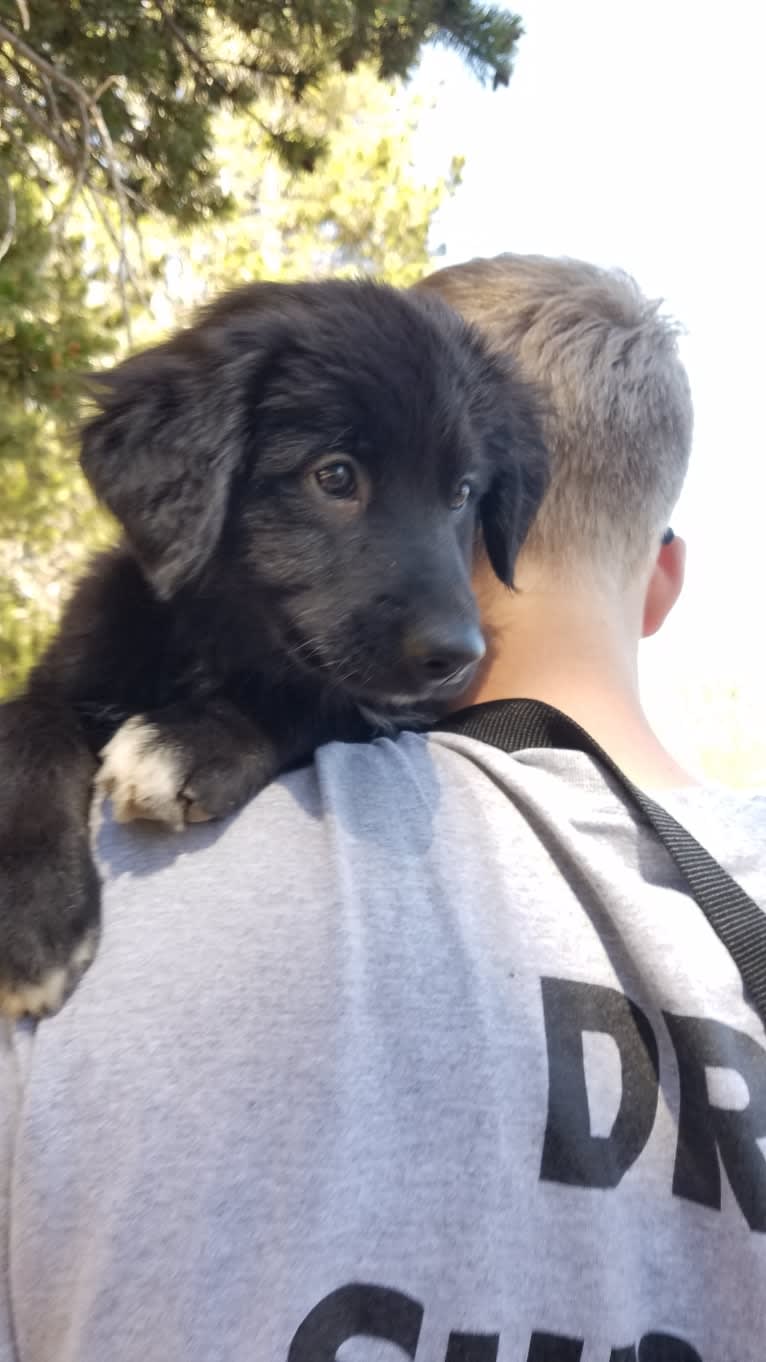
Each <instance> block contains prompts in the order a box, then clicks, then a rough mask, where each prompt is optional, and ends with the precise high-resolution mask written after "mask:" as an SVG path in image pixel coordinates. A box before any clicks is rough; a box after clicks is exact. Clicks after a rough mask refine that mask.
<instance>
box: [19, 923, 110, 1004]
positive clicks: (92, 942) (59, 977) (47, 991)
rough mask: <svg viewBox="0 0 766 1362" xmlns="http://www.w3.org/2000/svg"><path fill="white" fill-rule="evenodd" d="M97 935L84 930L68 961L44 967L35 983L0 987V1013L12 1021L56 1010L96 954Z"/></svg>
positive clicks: (95, 931)
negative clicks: (49, 967)
mask: <svg viewBox="0 0 766 1362" xmlns="http://www.w3.org/2000/svg"><path fill="white" fill-rule="evenodd" d="M98 935H99V934H98V931H97V930H94V931H91V932H88V933H87V935H86V936H85V937H83V940H82V941H81V942H80V944H79V946H78V947H77V948H76V950H75V951H74V952H73V953H72V955H71V957H70V959H69V963H68V964H67V965H56V966H55V967H54V968H53V969H50V970H48V972H47V974H44V975H43V977H42V980H41V981H40V983H39V984H22V985H21V986H20V987H19V988H4V989H0V1013H2V1014H3V1016H5V1017H10V1018H12V1019H13V1020H16V1019H17V1018H18V1017H45V1016H48V1015H50V1013H52V1012H58V1010H59V1008H60V1007H61V1005H62V1003H64V1002H65V1001H66V999H67V998H68V997H69V994H70V993H71V991H72V989H73V988H74V985H75V984H76V983H77V981H78V979H79V978H80V976H81V975H82V974H84V973H85V970H86V969H87V968H88V965H89V964H90V963H91V961H92V959H93V957H94V955H95V954H96V950H97V947H98Z"/></svg>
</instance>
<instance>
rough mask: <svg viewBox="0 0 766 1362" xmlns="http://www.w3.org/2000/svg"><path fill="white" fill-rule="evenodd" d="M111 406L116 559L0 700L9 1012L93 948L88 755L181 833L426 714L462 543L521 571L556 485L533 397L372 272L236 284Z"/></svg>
mask: <svg viewBox="0 0 766 1362" xmlns="http://www.w3.org/2000/svg"><path fill="white" fill-rule="evenodd" d="M99 404H100V411H99V413H98V414H97V415H96V416H95V417H94V418H93V419H92V420H91V421H90V423H89V424H88V425H87V427H86V428H85V432H84V439H83V449H82V463H83V467H84V469H85V472H86V475H87V477H88V478H89V480H90V482H91V484H92V486H93V488H94V489H95V492H96V494H97V495H98V496H99V497H100V498H101V500H102V501H103V502H104V503H105V504H106V506H107V507H109V509H110V510H111V511H112V512H113V513H114V515H115V516H116V517H117V519H118V521H119V522H120V523H121V525H122V527H123V529H124V533H125V539H124V543H123V545H122V547H120V548H119V549H117V550H115V551H113V552H111V553H109V554H106V555H102V556H100V557H98V558H97V559H96V560H95V561H94V563H93V565H92V567H91V569H90V571H89V573H88V575H87V576H86V577H85V579H84V581H83V582H82V583H81V584H80V586H79V588H78V589H77V590H76V592H75V594H74V598H73V600H72V601H71V603H70V605H69V607H68V609H67V610H66V612H65V615H64V619H63V622H62V625H61V628H60V630H59V633H58V635H57V637H56V638H55V639H54V641H53V643H52V645H51V646H50V647H49V649H48V651H47V653H46V654H45V656H44V657H43V659H42V661H41V662H40V664H39V665H38V666H37V667H36V669H35V670H34V672H33V673H32V676H31V678H30V681H29V684H28V687H27V690H26V692H25V693H24V695H23V696H21V697H20V698H19V699H17V700H15V701H12V702H11V703H9V704H6V705H4V706H2V707H0V1009H1V1010H4V1011H5V1012H7V1013H9V1014H11V1015H18V1014H19V1013H32V1014H44V1013H46V1012H47V1011H50V1010H53V1009H55V1008H56V1007H57V1006H59V1005H60V1003H61V1002H62V1001H63V999H64V998H65V997H66V996H67V994H68V992H69V991H70V990H71V988H72V987H73V986H74V984H75V983H76V981H77V978H78V977H79V975H80V974H81V973H82V971H83V970H84V969H85V968H86V967H87V964H88V963H89V962H90V960H91V958H92V956H93V954H94V951H95V949H96V945H97V939H98V924H99V883H98V877H97V874H96V870H95V867H94V863H93V860H92V857H91V852H90V846H89V830H88V816H89V806H90V801H91V795H92V790H93V782H94V777H95V776H96V773H97V769H98V764H99V763H98V754H99V753H100V752H101V751H102V749H103V748H104V745H105V744H108V746H107V747H106V752H105V760H104V764H103V767H102V775H101V779H102V783H103V784H105V785H106V787H107V788H108V789H109V790H110V791H111V793H112V796H113V800H114V803H115V808H116V811H117V815H118V816H121V817H136V816H137V817H146V816H149V817H155V818H160V819H162V820H164V821H166V822H168V823H171V824H174V825H181V824H183V823H184V821H191V820H194V819H196V818H204V817H219V816H221V815H223V814H225V813H227V812H228V811H230V810H231V809H233V808H235V807H237V806H238V805H239V804H241V803H242V802H243V801H245V800H246V799H247V798H248V797H249V796H251V795H252V794H254V793H255V792H257V791H258V790H260V789H262V788H263V786H264V785H266V784H267V783H268V781H270V780H271V779H272V778H273V777H274V776H275V775H276V774H277V773H278V772H280V771H283V770H285V769H286V768H288V767H290V766H293V765H296V764H299V763H300V762H302V761H305V760H306V759H307V758H309V757H310V755H311V753H312V752H313V750H314V749H315V748H316V746H317V745H319V744H320V743H322V742H325V741H328V740H330V739H333V738H341V739H348V740H357V739H363V738H365V737H369V736H370V735H371V734H372V733H374V732H375V731H376V730H377V731H380V730H383V731H385V730H386V729H389V730H391V729H396V728H400V727H403V726H405V725H412V724H416V723H424V722H427V721H428V720H429V719H433V718H434V717H436V715H437V714H438V713H439V712H440V711H441V710H443V709H444V708H445V706H446V705H447V704H448V703H449V701H450V699H451V698H454V696H455V695H456V694H457V693H459V692H460V690H461V689H463V688H464V687H465V686H466V684H467V682H468V680H469V679H470V676H471V673H472V670H473V669H474V668H475V666H476V664H477V662H478V660H479V659H480V657H481V655H482V653H483V651H484V643H483V639H482V635H481V631H480V626H479V620H478V613H477V608H476V602H475V600H474V597H473V593H472V590H471V580H470V578H471V566H472V558H473V554H474V547H475V544H476V541H477V537H478V536H479V535H480V534H483V539H484V544H485V545H486V551H487V553H488V555H489V559H490V562H491V564H492V567H493V568H494V571H495V572H496V573H497V575H498V577H500V578H501V579H502V580H503V581H504V582H506V583H510V582H511V580H512V575H513V567H514V561H515V558H516V555H517V552H518V550H519V548H520V546H521V544H522V541H523V539H524V536H525V533H526V531H527V528H528V526H529V523H530V520H531V518H532V515H533V514H534V511H535V510H536V508H537V505H538V503H539V501H540V499H541V496H542V493H543V490H544V486H545V480H546V471H547V461H546V457H545V451H544V448H543V445H542V441H541V436H540V433H539V428H538V423H537V420H536V416H535V411H534V403H533V401H532V399H531V396H530V394H529V392H528V391H527V389H526V388H525V387H524V386H523V385H522V384H521V383H520V382H519V381H518V380H517V379H516V378H514V376H513V375H512V374H510V373H509V372H508V370H507V369H506V368H505V367H504V366H503V365H502V364H501V363H500V362H499V361H498V360H497V359H495V358H493V357H491V356H490V354H489V353H488V352H487V350H486V349H485V346H484V344H483V342H482V341H481V340H480V338H479V337H478V335H477V334H476V333H475V332H474V331H473V330H472V329H470V328H469V327H468V326H466V325H465V324H464V323H463V322H462V321H461V320H460V319H459V318H458V317H457V315H456V314H454V313H453V312H452V311H451V310H450V309H449V308H448V307H447V306H446V305H444V304H442V303H441V302H440V301H439V300H437V299H435V298H434V297H432V296H430V295H428V296H426V295H423V296H420V295H418V294H416V293H409V294H401V293H398V292H396V291H394V290H392V289H389V288H385V287H381V286H377V285H373V284H368V283H343V282H332V283H323V284H307V285H294V286H293V285H276V284H256V285H253V286H250V287H247V288H245V289H241V290H240V291H238V292H235V293H234V294H232V295H230V296H228V297H226V298H224V299H223V300H221V301H220V302H219V303H217V304H215V305H214V306H213V307H212V308H210V309H209V310H208V311H207V313H206V314H204V315H203V317H202V318H201V320H200V321H199V322H198V323H197V324H196V325H195V326H193V327H191V328H190V329H188V330H186V331H184V332H182V333H181V334H179V335H177V336H176V337H174V338H173V339H172V340H170V341H169V342H167V343H166V344H164V345H160V346H159V347H157V348H155V349H153V350H150V351H148V352H146V353H144V354H141V355H138V356H136V357H134V358H132V359H129V360H128V361H127V362H126V363H124V364H122V365H120V366H119V367H118V368H117V369H116V370H114V371H113V372H112V373H110V374H108V375H106V376H105V377H104V378H103V380H102V381H101V387H100V395H99ZM126 721H129V722H127V723H126ZM121 725H124V726H123V727H121ZM115 735H116V736H115Z"/></svg>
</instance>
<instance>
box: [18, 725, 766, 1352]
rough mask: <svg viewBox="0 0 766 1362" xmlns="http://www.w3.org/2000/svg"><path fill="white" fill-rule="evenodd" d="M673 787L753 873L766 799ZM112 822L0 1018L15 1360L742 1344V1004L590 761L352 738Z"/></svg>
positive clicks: (764, 1048) (695, 914) (759, 1211)
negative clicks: (66, 960) (259, 776)
mask: <svg viewBox="0 0 766 1362" xmlns="http://www.w3.org/2000/svg"><path fill="white" fill-rule="evenodd" d="M665 802H666V803H667V804H668V805H669V806H671V807H672V809H673V811H674V812H675V813H676V815H677V816H678V817H680V818H681V819H682V820H683V821H685V822H686V823H687V825H688V826H689V827H690V828H691V830H692V831H694V832H695V833H696V835H697V836H698V837H699V838H700V839H701V840H702V841H704V842H705V843H706V844H707V845H708V847H709V849H710V850H711V851H712V852H713V854H715V855H717V856H718V857H719V859H721V860H722V861H723V863H724V864H725V865H726V866H727V867H728V868H729V870H730V871H731V872H732V873H733V874H734V875H735V876H736V877H737V878H738V879H739V880H740V881H741V883H742V884H743V885H744V887H745V888H746V889H747V890H748V892H749V893H750V894H751V895H752V896H753V897H754V898H756V900H757V901H758V902H759V903H761V904H764V905H766V854H765V853H764V831H765V830H766V799H764V798H756V799H750V800H746V799H744V798H738V797H737V796H735V795H732V794H728V793H726V792H723V791H714V790H689V791H687V792H685V793H679V794H677V795H675V796H673V797H672V798H671V797H668V798H667V799H666V800H665ZM98 845H99V854H100V857H101V862H102V867H103V869H104V872H105V873H106V875H107V889H106V903H105V931H104V938H103V944H102V947H101V951H100V954H99V956H98V959H97V961H96V963H95V965H94V966H93V968H92V969H91V971H90V972H89V974H88V975H87V976H86V978H85V980H84V981H83V983H82V985H81V987H80V988H79V990H78V991H77V993H76V995H75V996H74V997H73V998H72V999H71V1001H70V1002H69V1003H68V1004H67V1006H66V1007H65V1009H64V1010H63V1012H62V1013H61V1014H60V1015H59V1016H58V1017H56V1018H55V1019H53V1020H51V1021H48V1022H46V1023H44V1024H42V1025H40V1026H39V1027H38V1028H37V1030H36V1031H35V1030H34V1028H32V1027H30V1026H21V1027H18V1028H16V1030H15V1031H10V1030H7V1031H6V1032H5V1033H4V1036H3V1045H2V1049H1V1050H0V1064H1V1066H2V1067H1V1068H0V1117H1V1118H2V1121H1V1126H2V1128H1V1130H0V1134H1V1135H2V1150H1V1153H2V1164H1V1165H0V1170H1V1172H2V1195H3V1204H2V1208H1V1209H2V1219H3V1221H4V1223H3V1224H2V1225H0V1259H3V1260H4V1261H2V1262H0V1280H1V1281H2V1284H3V1296H4V1302H3V1300H2V1299H0V1359H2V1362H6V1359H15V1360H16V1362H19V1360H20V1362H402V1359H407V1358H410V1359H413V1358H414V1359H416V1362H763V1360H764V1357H766V1037H764V1031H763V1028H762V1026H761V1024H760V1022H759V1021H758V1019H757V1017H756V1015H755V1014H754V1012H753V1011H752V1009H751V1007H750V1006H749V1004H748V1003H747V1001H746V1000H745V999H744V997H743V991H742V986H741V981H740V979H739V976H738V974H737V971H736V969H735V967H734V965H733V963H732V961H731V960H730V958H729V956H728V955H727V953H726V951H725V950H724V948H723V947H722V946H721V945H720V944H719V942H718V940H717V938H716V937H715V935H714V933H713V932H712V930H711V928H710V927H709V926H708V925H707V922H706V921H705V919H704V917H703V915H702V914H701V912H700V911H699V910H698V908H697V907H696V906H695V904H694V903H693V901H692V900H691V899H689V898H688V897H687V895H686V894H685V893H684V890H683V887H682V885H681V883H680V880H679V876H678V874H677V872H676V870H675V869H674V867H673V865H672V863H671V862H670V860H669V858H668V856H667V854H666V853H665V851H664V849H663V848H662V846H660V845H659V844H658V843H657V842H656V841H655V840H654V838H653V835H652V834H651V833H650V832H649V831H648V830H647V829H646V828H645V827H643V826H641V825H640V824H638V823H637V821H636V819H635V818H634V816H633V814H632V813H631V812H630V810H629V809H627V808H626V806H625V805H624V803H623V802H622V800H621V798H620V796H619V795H618V794H617V792H616V789H615V787H614V786H613V785H612V784H611V782H610V780H608V779H606V778H605V777H604V776H603V774H602V773H601V771H600V770H599V768H598V767H597V766H596V764H595V763H593V762H592V761H591V760H590V759H589V758H587V757H586V756H584V755H582V754H579V753H563V752H527V753H521V754H517V755H516V756H513V757H511V756H508V755H506V754H504V753H501V752H498V751H495V750H494V749H492V748H490V747H488V746H485V745H482V744H480V743H477V742H475V741H472V740H470V739H466V738H462V737H458V736H455V735H446V734H441V735H438V736H431V737H430V738H428V739H426V738H423V737H418V736H413V735H403V736H402V737H400V738H399V739H398V740H397V741H395V742H394V741H389V740H381V741H379V742H376V743H374V744H370V745H367V746H343V745H340V744H338V745H333V746H330V747H327V748H325V749H323V750H322V751H321V752H320V753H319V754H318V755H317V757H316V760H315V762H314V764H313V765H312V766H311V767H310V768H308V769H306V770H303V771H300V772H296V773H294V774H292V775H290V776H287V777H285V778H284V779H282V780H280V781H278V782H277V783H275V784H274V785H273V786H271V787H270V788H269V789H268V790H266V791H265V792H264V793H263V794H262V795H260V796H259V797H258V799H256V800H255V801H254V802H253V803H252V804H251V805H250V806H249V807H248V808H246V809H245V810H243V811H242V812H241V813H240V814H239V815H238V816H236V817H235V818H233V819H231V820H229V821H227V822H225V823H223V824H216V825H213V824H207V825H199V826H196V827H193V828H191V829H189V830H188V831H186V832H185V833H183V834H182V835H173V834H169V833H163V832H160V831H157V830H152V829H138V828H136V827H132V828H127V829H126V828H119V827H115V826H113V825H112V824H110V823H109V822H108V821H105V822H104V823H103V825H102V827H101V830H100V833H99V838H98ZM6 1254H7V1259H6Z"/></svg>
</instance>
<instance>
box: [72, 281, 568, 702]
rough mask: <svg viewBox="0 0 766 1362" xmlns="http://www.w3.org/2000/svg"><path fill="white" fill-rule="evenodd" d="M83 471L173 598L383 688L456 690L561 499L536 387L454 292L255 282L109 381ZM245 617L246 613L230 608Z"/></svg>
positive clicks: (298, 661) (375, 696)
mask: <svg viewBox="0 0 766 1362" xmlns="http://www.w3.org/2000/svg"><path fill="white" fill-rule="evenodd" d="M100 405H101V410H100V412H99V414H98V415H97V416H95V417H94V419H93V420H91V421H90V423H89V424H88V426H87V427H86V429H85V433H84V440H83V455H82V461H83V467H84V469H85V472H86V474H87V476H88V478H89V480H90V482H91V484H92V486H93V487H94V489H95V491H96V493H97V495H98V496H99V497H100V498H101V500H102V501H103V502H105V504H106V505H107V506H108V507H109V509H110V510H111V511H112V512H113V513H114V514H115V515H116V517H117V519H118V520H119V521H120V522H121V524H122V526H123V528H124V530H125V533H126V536H127V539H128V542H129V544H130V545H131V547H132V549H133V551H134V553H135V555H136V557H137V559H138V561H139V562H140V564H141V565H142V568H143V570H144V572H145V574H146V576H147V578H148V580H149V581H150V582H151V584H152V585H153V587H154V590H155V591H156V592H157V594H158V595H159V596H160V597H161V598H163V599H166V600H167V599H171V598H173V597H174V596H176V595H178V594H179V593H189V592H194V591H195V590H196V591H198V592H201V591H204V593H205V596H206V598H207V599H210V600H212V599H214V598H215V596H216V593H225V594H226V597H227V600H228V601H229V603H230V602H231V601H232V600H233V599H235V600H236V618H237V632H238V633H240V634H241V647H242V649H244V650H246V648H247V640H248V638H251V639H252V644H253V649H254V650H255V646H256V643H257V645H258V647H259V648H261V649H263V648H264V646H266V645H267V646H268V648H270V649H271V651H272V652H273V653H278V654H281V655H282V656H284V657H289V658H290V659H291V661H292V663H293V665H295V666H296V667H298V668H300V669H302V670H304V671H308V672H312V673H315V674H316V675H317V677H321V678H322V679H323V680H324V681H325V682H327V683H329V684H331V685H334V686H335V687H337V688H338V689H340V690H345V691H347V692H349V693H350V694H351V695H353V697H354V698H355V699H357V700H360V701H366V702H369V703H370V704H386V703H391V704H396V705H403V704H407V705H413V704H417V703H419V702H420V701H421V700H423V699H427V700H429V701H432V700H434V699H437V700H438V701H441V700H444V701H446V700H447V699H448V698H449V695H450V693H451V691H454V689H455V688H456V687H460V686H464V685H465V684H466V681H467V679H468V672H469V671H470V669H471V668H472V666H473V665H474V664H475V662H476V661H477V660H478V658H479V657H480V655H481V652H482V650H483V643H482V640H481V635H480V632H479V625H478V618H477V610H476V603H475V600H474V597H473V593H472V591H471V586H470V572H471V566H472V558H473V550H474V545H475V540H476V536H477V534H479V533H483V537H484V541H485V544H486V548H487V553H488V556H489V559H490V562H491V564H492V566H493V568H494V570H495V572H496V573H497V575H498V577H500V579H501V580H502V581H504V582H506V583H508V584H510V583H511V581H512V576H513V567H514V562H515V559H516V555H517V553H518V550H519V548H520V547H521V544H522V543H523V540H524V536H525V534H526V531H527V529H528V527H529V524H530V522H531V519H532V516H533V515H534V512H535V510H536V508H537V505H538V504H539V501H540V499H541V497H542V494H543V491H544V487H545V481H546V475H547V460H546V455H545V451H544V448H543V444H542V439H541V436H540V433H539V427H538V422H537V418H536V414H535V410H534V403H533V400H532V398H531V396H530V394H529V392H528V390H527V389H526V388H525V387H524V386H523V385H521V384H520V383H519V382H517V381H516V380H515V378H514V377H513V376H512V375H511V374H509V373H508V371H507V369H506V368H505V367H504V366H503V365H501V364H500V362H499V361H497V360H495V359H494V358H491V357H490V356H489V354H488V353H487V351H486V349H485V347H484V345H483V343H482V342H481V340H480V339H479V338H478V336H477V335H476V334H475V333H474V332H473V331H472V330H471V329H470V328H469V327H467V326H466V325H465V324H464V323H463V322H462V321H461V320H460V319H459V318H458V317H457V316H456V314H454V313H453V312H452V311H451V310H450V309H449V308H448V307H447V306H446V305H445V304H443V303H442V302H441V301H440V300H439V299H436V298H433V297H430V296H428V295H423V296H419V295H415V294H407V295H405V294H400V293H397V292H395V291H394V290H392V289H388V288H384V287H381V286H378V285H373V284H368V283H344V282H332V283H323V284H307V285H275V284H260V285H259V284H257V285H253V286H250V287H248V288H246V289H243V290H240V291H239V292H237V293H235V294H233V295H229V296H228V297H227V298H225V299H223V300H221V301H220V302H219V303H217V304H216V305H215V306H214V307H213V308H211V309H210V310H209V311H208V312H207V313H206V314H205V315H204V316H203V317H202V319H201V320H200V322H198V324H197V325H196V326H195V327H193V328H191V329H190V330H188V331H186V332H183V333H181V334H180V335H179V336H177V337H175V338H174V339H173V340H171V341H169V342H168V343H167V344H165V345H163V346H159V347H157V348H156V349H154V350H151V351H149V352H147V353H145V354H143V355H139V356H137V357H135V358H134V359H131V360H128V361H127V362H126V363H125V364H123V365H121V366H120V367H119V368H118V369H116V370H115V371H113V372H112V373H111V374H109V375H107V376H106V378H105V379H104V380H103V383H102V390H101V397H100ZM229 617H231V611H229Z"/></svg>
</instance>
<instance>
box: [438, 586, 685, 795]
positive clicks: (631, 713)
mask: <svg viewBox="0 0 766 1362" xmlns="http://www.w3.org/2000/svg"><path fill="white" fill-rule="evenodd" d="M477 596H478V598H479V603H480V606H481V607H482V617H483V620H484V628H485V636H486V639H487V656H486V658H485V661H484V663H483V665H482V669H481V672H480V674H479V676H478V678H477V680H476V682H475V683H474V686H473V687H472V689H471V690H470V691H469V692H468V694H467V695H465V696H463V697H462V699H461V706H462V705H466V704H480V703H481V702H483V701H487V700H501V699H504V700H509V699H521V698H525V699H533V700H543V701H545V702H546V703H547V704H550V705H554V706H555V707H556V708H557V709H560V710H562V711H563V712H564V713H565V714H568V715H569V716H570V718H572V719H575V720H576V722H577V723H579V724H581V725H582V727H583V728H585V729H586V730H587V731H588V732H589V733H590V734H591V735H592V737H593V738H595V740H596V742H598V743H600V745H601V746H602V747H603V748H604V749H605V751H607V752H608V753H609V755H610V756H611V757H612V758H613V760H614V761H615V762H616V763H617V765H618V766H620V767H621V768H622V770H623V771H624V772H625V774H626V775H628V776H629V777H630V778H631V779H632V780H633V781H634V782H635V783H636V784H637V785H639V786H641V787H643V788H645V789H652V788H653V789H662V788H665V789H668V788H673V787H677V786H682V785H693V784H695V783H696V782H695V780H694V777H693V776H691V775H690V774H689V773H688V772H687V771H685V770H684V769H683V768H682V767H681V766H680V765H679V764H678V762H676V761H675V760H674V758H673V757H672V756H671V755H670V753H669V752H667V751H666V750H665V748H664V747H663V746H662V744H661V743H660V741H659V739H658V738H657V736H656V734H655V733H654V731H653V730H652V727H651V725H650V723H649V720H648V719H647V717H646V715H645V713H644V711H643V708H642V705H641V700H640V696H639V687H638V656H637V654H638V638H639V632H640V629H639V626H640V620H636V619H635V618H634V619H633V620H631V619H630V618H626V614H627V615H628V616H630V615H631V614H633V616H635V614H636V611H635V610H634V611H632V612H631V611H630V610H628V611H627V612H626V609H625V602H624V599H623V598H621V597H619V596H618V594H617V593H611V592H609V591H597V590H595V589H594V588H593V587H592V586H589V587H587V588H586V587H584V586H582V585H580V586H579V587H577V588H573V586H572V585H571V583H563V582H560V581H559V582H557V581H555V580H551V579H550V578H546V577H545V576H544V575H543V574H540V573H532V572H531V571H528V572H527V573H526V574H524V576H521V580H520V581H519V588H518V590H517V591H515V592H507V591H505V590H504V589H503V588H499V587H498V586H497V584H496V583H494V582H492V583H490V582H489V580H488V578H482V577H481V576H480V578H479V581H478V583H477Z"/></svg>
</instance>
